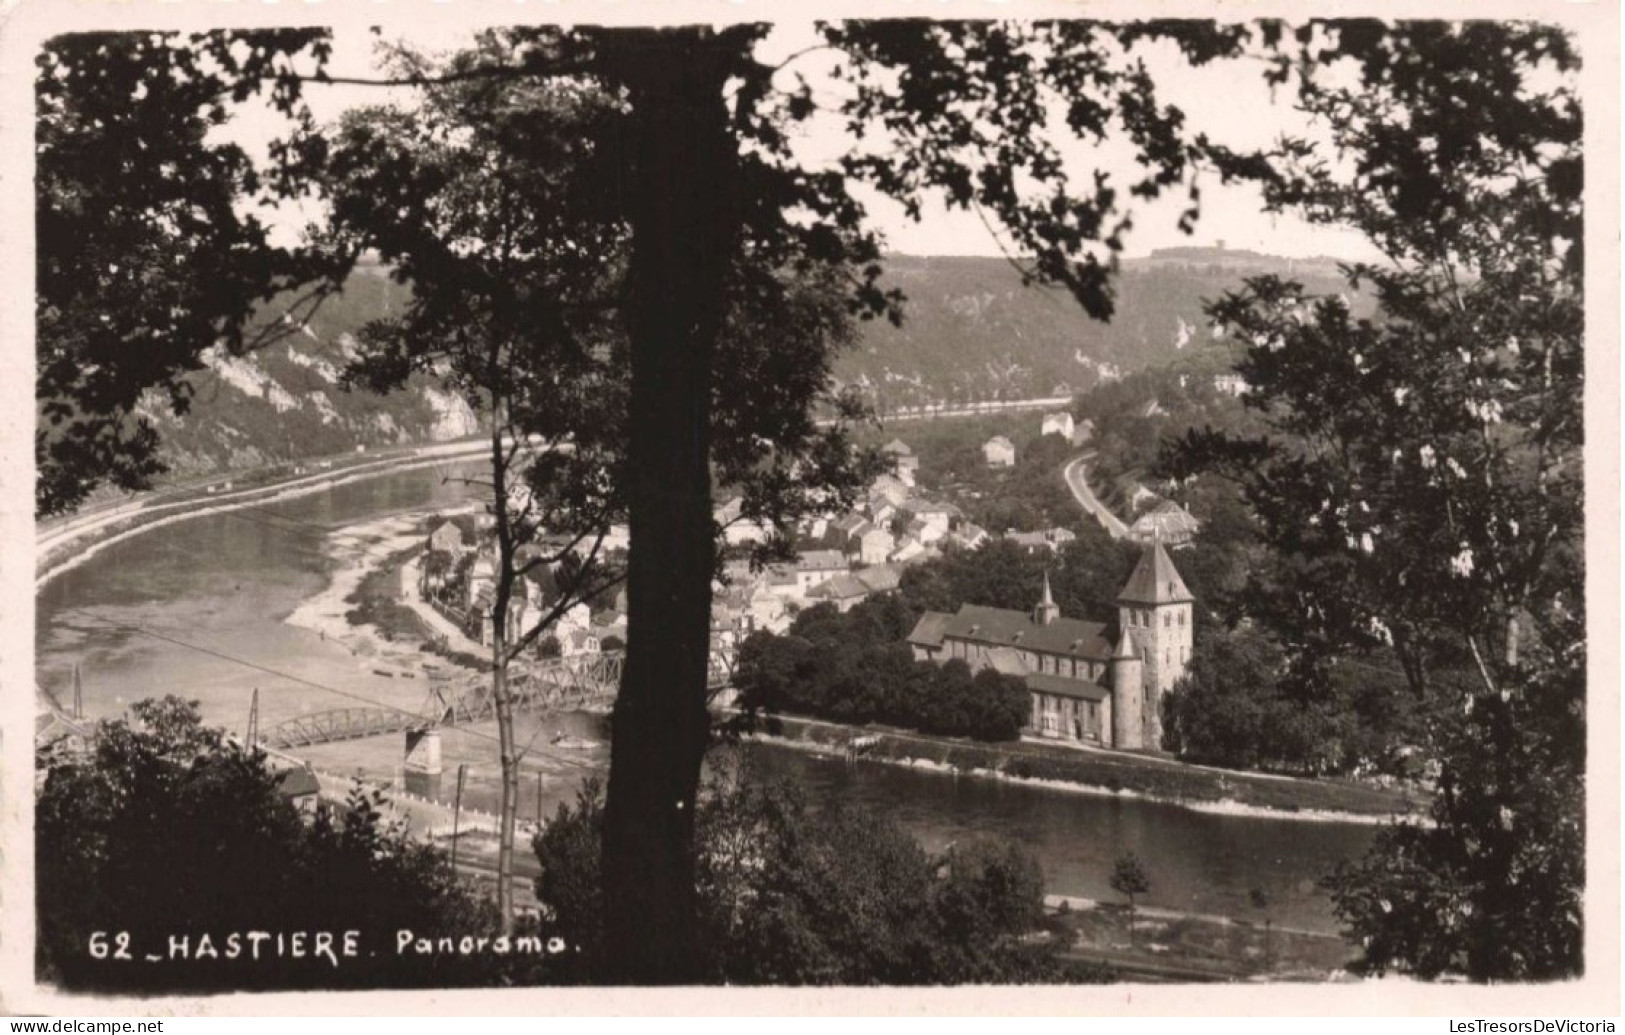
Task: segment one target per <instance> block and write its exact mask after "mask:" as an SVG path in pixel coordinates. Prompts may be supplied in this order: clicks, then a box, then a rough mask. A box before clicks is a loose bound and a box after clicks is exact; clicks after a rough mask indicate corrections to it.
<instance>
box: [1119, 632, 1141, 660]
mask: <svg viewBox="0 0 1625 1035" xmlns="http://www.w3.org/2000/svg"><path fill="white" fill-rule="evenodd" d="M1138 656H1139V655H1137V654H1135V653H1134V638H1133V637H1132V636H1130V635H1129V634H1128V630H1127V629H1124V630H1123V631H1122V632H1120V633H1118V635H1117V649H1116V650H1114V651H1112V660H1113V661H1132V660H1134V659H1135V658H1136V657H1138Z"/></svg>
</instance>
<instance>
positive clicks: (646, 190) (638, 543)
mask: <svg viewBox="0 0 1625 1035" xmlns="http://www.w3.org/2000/svg"><path fill="white" fill-rule="evenodd" d="M621 42H622V43H624V44H626V45H625V46H624V47H622V48H621V51H622V54H623V56H624V60H625V64H624V66H622V67H619V68H617V70H616V71H617V77H618V78H620V79H621V81H622V82H624V83H625V84H626V85H627V87H628V89H629V92H630V94H631V100H632V105H633V109H634V112H635V115H634V120H635V122H634V129H633V132H634V133H635V134H636V137H635V140H636V142H635V144H634V145H633V152H634V162H635V171H634V175H633V177H632V180H631V182H632V185H633V186H632V189H633V191H634V192H635V195H634V197H632V198H631V199H630V206H629V208H630V212H631V226H632V242H633V243H632V255H631V266H630V270H629V278H630V283H629V288H630V300H629V303H628V313H627V315H628V330H629V334H630V339H631V364H632V387H631V400H630V408H631V419H630V441H629V443H628V469H629V478H630V482H629V485H628V489H629V498H628V504H629V521H630V525H631V541H632V550H631V556H630V558H629V561H628V570H627V603H628V632H629V636H628V642H627V654H626V669H625V673H624V675H623V677H622V681H621V689H620V694H619V696H618V698H617V699H616V703H615V712H614V719H613V723H614V725H613V741H612V746H611V754H610V773H609V791H608V798H607V802H606V806H605V812H604V847H603V877H604V902H605V913H606V915H605V956H606V958H605V959H604V960H603V961H602V963H603V974H604V976H605V977H606V978H608V979H609V980H612V981H615V982H617V983H625V984H680V983H691V982H694V981H696V980H698V978H699V976H700V971H699V968H698V959H697V949H698V945H697V943H696V935H695V929H696V914H695V909H696V905H695V902H696V899H695V889H694V804H695V796H696V793H697V791H698V787H699V777H700V764H701V761H702V759H703V757H704V754H705V747H706V741H707V738H708V736H709V728H708V727H709V717H708V714H707V711H706V660H707V656H708V653H709V646H710V642H709V641H710V610H711V580H712V574H713V571H712V569H713V553H714V546H713V540H712V517H711V494H710V468H709V454H710V432H711V419H710V418H711V399H710V391H711V363H712V353H713V351H714V347H715V342H716V338H717V333H718V329H719V326H720V323H721V316H722V311H723V307H724V304H725V300H724V292H725V287H726V280H725V278H726V274H727V270H728V267H729V263H730V259H731V257H732V254H733V251H734V249H735V247H736V239H737V217H736V216H735V214H734V211H733V207H734V203H735V197H734V190H733V181H734V171H735V167H736V165H737V159H738V155H737V149H736V146H735V145H734V142H733V139H732V136H731V134H730V132H729V129H728V125H727V112H726V109H725V108H724V101H723V92H722V88H723V83H724V79H725V74H724V67H723V63H722V52H721V49H720V48H719V47H718V46H717V45H716V42H715V38H714V37H713V36H712V35H711V34H710V33H709V31H707V30H695V29H685V30H676V31H668V32H652V31H641V32H636V33H629V34H628V36H627V37H626V38H624V39H623V40H622V41H621Z"/></svg>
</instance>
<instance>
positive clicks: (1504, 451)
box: [1170, 22, 1585, 980]
mask: <svg viewBox="0 0 1625 1035" xmlns="http://www.w3.org/2000/svg"><path fill="white" fill-rule="evenodd" d="M1265 46H1266V47H1267V48H1268V49H1270V50H1272V52H1273V53H1274V54H1275V61H1276V71H1275V73H1274V77H1275V79H1276V80H1277V81H1278V82H1280V83H1282V84H1290V86H1291V87H1292V88H1294V89H1295V93H1296V96H1297V99H1298V102H1299V104H1300V105H1301V106H1302V107H1304V108H1305V109H1306V110H1307V111H1309V112H1310V113H1311V114H1314V115H1317V116H1319V117H1321V118H1322V119H1323V121H1324V123H1325V125H1326V126H1327V127H1328V129H1329V131H1330V133H1331V136H1332V143H1333V148H1332V152H1333V154H1335V156H1336V157H1337V158H1339V159H1341V161H1331V160H1328V159H1329V158H1330V157H1331V156H1329V155H1327V154H1326V153H1325V152H1324V151H1321V152H1318V153H1317V152H1316V151H1315V150H1314V149H1313V148H1311V147H1310V146H1309V145H1307V144H1305V143H1303V142H1299V141H1286V142H1284V143H1283V145H1282V146H1281V147H1280V148H1279V149H1278V150H1276V151H1275V152H1273V153H1270V154H1264V155H1252V156H1245V157H1244V161H1243V165H1245V166H1246V169H1247V173H1248V175H1254V176H1257V177H1258V178H1259V180H1260V182H1261V183H1262V184H1263V185H1264V190H1265V195H1266V198H1267V199H1268V200H1269V202H1270V203H1271V204H1272V205H1274V206H1277V207H1280V208H1283V209H1284V208H1295V209H1297V210H1299V211H1302V212H1304V213H1306V214H1308V215H1309V216H1310V217H1311V218H1313V219H1316V220H1320V221H1324V222H1336V223H1340V224H1344V225H1350V226H1354V227H1357V228H1358V229H1360V230H1362V231H1363V232H1364V233H1365V234H1366V236H1367V237H1368V238H1369V239H1370V240H1371V241H1372V242H1373V243H1374V244H1375V245H1377V246H1378V247H1379V248H1380V249H1382V251H1383V252H1384V253H1385V255H1386V256H1387V257H1388V259H1389V260H1390V261H1389V263H1388V264H1386V265H1383V266H1380V267H1358V268H1353V269H1350V270H1348V279H1349V281H1350V285H1351V287H1353V288H1355V289H1358V290H1368V291H1369V292H1370V293H1371V294H1372V295H1373V296H1374V297H1375V299H1376V301H1377V311H1376V314H1375V315H1374V316H1373V317H1372V318H1357V317H1356V316H1355V315H1354V314H1353V313H1351V312H1350V310H1349V307H1348V306H1347V305H1346V304H1344V303H1343V302H1342V301H1341V300H1340V299H1337V298H1315V297H1311V296H1310V295H1309V294H1308V293H1306V292H1305V291H1304V290H1303V289H1302V287H1301V286H1300V285H1298V284H1295V283H1291V282H1287V281H1283V280H1280V279H1277V278H1273V277H1264V278H1258V279H1255V280H1253V281H1251V282H1249V284H1248V285H1247V287H1246V289H1245V290H1243V291H1241V292H1237V293H1234V294H1232V295H1229V296H1227V297H1226V298H1224V299H1223V300H1221V301H1219V302H1217V303H1215V304H1214V305H1213V306H1212V307H1211V309H1210V312H1211V315H1212V317H1213V318H1214V319H1215V320H1216V321H1217V322H1219V323H1220V324H1222V325H1224V326H1225V327H1226V328H1228V329H1229V330H1230V331H1232V332H1233V333H1234V334H1235V335H1236V336H1237V337H1238V339H1239V340H1240V341H1242V342H1243V343H1245V344H1246V345H1247V353H1246V356H1245V358H1244V359H1243V360H1242V361H1241V362H1240V363H1238V365H1237V369H1238V370H1239V371H1240V372H1241V373H1242V374H1243V376H1245V378H1246V379H1247V382H1248V384H1249V386H1250V391H1249V393H1248V395H1247V402H1248V405H1249V406H1250V407H1252V408H1254V409H1255V410H1257V411H1258V412H1259V413H1260V415H1261V416H1262V417H1263V419H1264V421H1265V423H1266V425H1267V431H1266V432H1264V433H1262V434H1254V435H1249V436H1240V437H1237V436H1229V435H1224V434H1193V435H1190V436H1188V437H1187V438H1186V439H1185V440H1184V441H1183V442H1182V443H1181V444H1180V445H1179V447H1178V448H1177V449H1176V450H1175V451H1174V453H1173V455H1172V456H1171V458H1170V459H1171V466H1172V468H1173V469H1175V472H1176V473H1189V472H1191V471H1196V470H1209V471H1215V472H1219V473H1222V474H1224V475H1226V476H1228V477H1231V478H1233V479H1235V481H1236V482H1237V484H1239V485H1240V486H1241V488H1242V490H1243V492H1244V494H1245V497H1246V499H1247V502H1248V504H1249V506H1250V507H1251V508H1252V509H1253V511H1254V512H1255V513H1256V514H1257V516H1258V518H1259V522H1260V526H1261V533H1262V536H1263V540H1264V542H1266V543H1267V544H1268V545H1269V547H1270V548H1271V549H1272V550H1273V551H1275V552H1276V553H1277V554H1278V555H1279V557H1280V561H1281V563H1279V564H1277V565H1275V566H1274V567H1273V569H1272V570H1271V571H1270V572H1269V573H1268V575H1269V577H1268V579H1267V580H1265V585H1263V586H1260V587H1259V588H1260V590H1262V591H1261V592H1258V593H1256V594H1255V595H1254V598H1255V601H1256V607H1257V611H1256V613H1257V614H1258V616H1259V617H1260V618H1261V619H1262V620H1264V621H1266V622H1268V623H1269V624H1270V625H1272V626H1273V627H1275V628H1276V629H1277V630H1279V631H1280V632H1281V634H1282V636H1283V638H1284V639H1285V640H1286V641H1287V642H1290V643H1292V644H1293V645H1294V650H1295V652H1296V653H1298V654H1300V655H1301V656H1302V657H1303V658H1304V659H1306V660H1307V661H1308V663H1310V664H1320V663H1321V662H1323V661H1324V660H1326V659H1329V658H1334V657H1337V656H1339V655H1345V654H1347V653H1349V652H1351V651H1366V650H1372V649H1391V650H1392V652H1393V655H1394V656H1395V657H1396V658H1397V659H1398V661H1399V663H1400V666H1401V670H1402V672H1403V676H1404V680H1405V683H1406V684H1407V686H1408V688H1409V690H1410V691H1411V693H1412V694H1413V695H1414V696H1415V697H1416V698H1417V699H1418V700H1419V701H1420V702H1421V703H1422V705H1423V707H1424V708H1425V709H1426V711H1427V712H1428V713H1429V714H1430V715H1433V716H1437V718H1435V719H1434V720H1433V721H1432V723H1431V726H1430V729H1429V731H1428V736H1427V738H1426V743H1425V744H1424V745H1423V747H1424V750H1425V751H1426V754H1427V756H1428V760H1429V762H1430V763H1431V764H1432V765H1433V767H1434V768H1435V769H1436V772H1437V780H1436V795H1437V798H1436V803H1435V807H1434V810H1433V815H1434V819H1435V821H1436V824H1437V825H1436V826H1435V827H1434V828H1433V829H1431V830H1428V831H1422V830H1419V829H1416V828H1401V829H1398V830H1396V831H1394V832H1392V833H1391V834H1389V835H1388V836H1385V837H1384V838H1383V839H1382V840H1381V841H1380V843H1379V844H1378V846H1377V849H1376V851H1375V852H1374V854H1373V855H1372V856H1371V857H1370V858H1369V859H1368V860H1367V861H1366V863H1365V864H1363V865H1362V866H1360V867H1357V868H1355V869H1353V870H1350V871H1347V872H1345V873H1344V874H1343V875H1342V876H1341V877H1340V878H1339V879H1338V880H1337V881H1336V882H1335V883H1334V884H1333V888H1334V894H1335V896H1336V899H1337V901H1338V905H1339V909H1340V910H1341V912H1342V915H1343V916H1344V918H1345V920H1347V921H1348V923H1349V924H1350V926H1351V928H1352V929H1353V930H1354V931H1355V932H1356V933H1358V934H1360V935H1361V936H1362V938H1363V939H1365V940H1366V947H1367V953H1368V962H1369V964H1370V965H1371V966H1372V967H1373V968H1374V969H1400V970H1408V971H1413V972H1416V973H1420V974H1425V975H1429V976H1434V975H1439V974H1443V973H1465V974H1467V975H1468V976H1470V977H1473V978H1476V979H1480V980H1492V979H1506V978H1535V977H1541V978H1552V977H1558V976H1569V975H1573V974H1576V973H1578V972H1579V971H1580V969H1581V962H1582V961H1581V957H1580V953H1579V948H1580V944H1581V937H1580V932H1581V920H1582V918H1581V913H1580V911H1579V909H1578V908H1577V907H1576V906H1574V905H1573V904H1574V903H1576V902H1577V901H1578V898H1579V895H1580V891H1581V887H1582V884H1583V869H1582V860H1581V855H1582V852H1581V845H1582V841H1581V837H1580V822H1579V817H1580V815H1581V814H1582V812H1583V802H1584V791H1585V788H1584V763H1583V754H1582V751H1581V748H1580V745H1581V743H1582V742H1583V740H1584V737H1583V735H1582V734H1581V733H1580V731H1581V730H1583V715H1584V708H1583V705H1582V704H1581V703H1580V702H1581V700H1582V699H1583V690H1582V688H1583V685H1584V674H1583V673H1584V670H1585V639H1584V617H1583V615H1584V602H1583V598H1584V589H1583V586H1584V570H1583V559H1582V558H1583V531H1584V519H1583V502H1584V491H1583V472H1582V469H1581V447H1582V437H1583V432H1582V409H1581V406H1580V400H1581V399H1582V397H1583V395H1584V354H1583V338H1582V335H1583V326H1584V299H1583V292H1582V283H1581V273H1582V270H1583V259H1582V252H1583V241H1582V233H1581V231H1582V214H1581V186H1582V180H1583V176H1582V168H1583V152H1582V148H1581V130H1582V118H1581V111H1580V105H1579V100H1578V94H1577V90H1576V85H1575V77H1576V76H1575V74H1576V72H1577V70H1578V66H1579V59H1578V56H1577V54H1576V53H1575V51H1574V47H1573V43H1572V41H1571V40H1570V39H1569V38H1568V37H1567V36H1566V35H1565V34H1564V32H1563V31H1562V30H1560V29H1557V28H1555V27H1552V26H1548V25H1537V24H1531V23H1511V22H1470V23H1465V24H1451V23H1445V22H1411V23H1399V24H1397V25H1392V26H1389V25H1382V24H1379V23H1376V22H1330V23H1311V24H1307V25H1305V26H1304V27H1303V28H1302V29H1301V30H1299V31H1298V33H1297V34H1296V37H1295V39H1294V40H1291V41H1288V40H1284V39H1282V38H1280V37H1279V36H1277V37H1276V39H1275V40H1274V41H1273V43H1271V42H1269V41H1266V43H1265ZM1221 160H1222V158H1221ZM1236 168H1240V166H1237V167H1236ZM1329 587H1336V592H1329V589H1328V588H1329ZM1451 716H1464V717H1465V721H1455V720H1454V719H1451V718H1449V717H1451ZM1513 831H1516V833H1512V832H1513ZM1514 876H1515V877H1516V880H1514V879H1513V877H1514ZM1512 887H1516V888H1517V891H1516V892H1512V891H1510V889H1511V888H1512ZM1513 898H1516V899H1521V900H1523V901H1526V902H1540V903H1542V906H1541V907H1540V908H1541V912H1540V914H1539V916H1540V920H1539V921H1538V922H1526V921H1515V920H1513V919H1512V918H1511V917H1510V914H1509V912H1508V910H1509V909H1510V908H1512V907H1510V906H1509V904H1508V902H1509V900H1510V899H1513ZM1492 931H1493V933H1491V932H1492Z"/></svg>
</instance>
